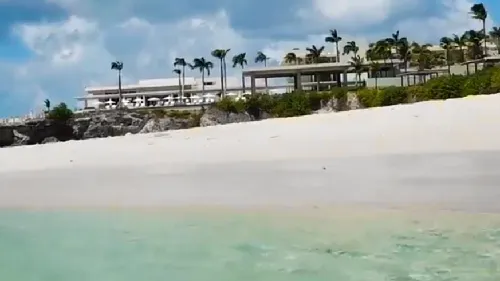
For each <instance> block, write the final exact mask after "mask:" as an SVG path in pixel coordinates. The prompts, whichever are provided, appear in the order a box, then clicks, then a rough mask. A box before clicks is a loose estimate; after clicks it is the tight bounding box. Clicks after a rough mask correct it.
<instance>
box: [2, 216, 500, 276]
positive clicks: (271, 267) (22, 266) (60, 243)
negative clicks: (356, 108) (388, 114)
mask: <svg viewBox="0 0 500 281" xmlns="http://www.w3.org/2000/svg"><path fill="white" fill-rule="evenodd" d="M318 212H319V211H318ZM0 280H5V281H35V280H36V281H45V280H46V281H59V280H61V281H62V280H64V281H69V280H71V281H80V280H82V281H83V280H85V281H87V280H88V281H90V280H92V281H132V280H134V281H138V280H141V281H148V280H151V281H156V280H173V281H177V280H179V281H184V280H185V281H188V280H189V281H197V280H220V281H224V280H241V281H245V280H273V281H279V280H339V281H342V280H349V281H356V280H359V281H361V280H363V281H367V280H369V281H378V280H384V281H385V280H395V281H396V280H398V281H410V280H411V281H413V280H423V281H424V280H443V281H444V280H446V281H452V280H457V281H461V280H464V281H465V280H467V281H468V280H470V281H473V280H474V281H486V280H488V281H489V280H491V281H498V280H500V219H499V218H498V217H496V216H485V215H476V216H472V215H463V214H452V215H442V216H437V215H432V214H431V215H426V216H416V215H401V214H398V213H397V212H395V213H381V214H370V215H359V214H357V215H352V214H350V213H348V212H340V211H339V212H337V213H332V214H328V215H324V214H322V215H310V214H308V215H298V214H290V213H286V212H285V213H279V214H275V213H270V212H227V211H226V212H221V211H218V212H213V213H209V212H204V211H197V212H183V211H172V212H171V211H147V212H146V211H116V210H115V211H112V210H111V211H65V212H63V211H23V212H18V211H16V212H14V211H0Z"/></svg>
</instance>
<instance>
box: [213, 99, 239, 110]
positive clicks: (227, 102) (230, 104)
mask: <svg viewBox="0 0 500 281" xmlns="http://www.w3.org/2000/svg"><path fill="white" fill-rule="evenodd" d="M215 107H217V108H218V109H220V110H222V111H225V112H232V113H242V112H245V110H246V108H245V107H246V105H245V102H244V101H241V100H240V101H236V100H234V99H231V98H228V97H225V98H223V99H221V100H220V101H218V102H217V103H216V104H215Z"/></svg>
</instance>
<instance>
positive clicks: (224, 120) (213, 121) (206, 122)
mask: <svg viewBox="0 0 500 281" xmlns="http://www.w3.org/2000/svg"><path fill="white" fill-rule="evenodd" d="M250 121H254V119H253V118H252V116H250V114H248V113H246V112H245V113H232V112H224V111H221V110H219V109H217V108H215V107H213V108H209V109H207V110H206V111H205V113H204V114H203V116H201V119H200V127H208V126H215V125H223V124H230V123H241V122H250Z"/></svg>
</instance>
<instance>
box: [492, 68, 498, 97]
mask: <svg viewBox="0 0 500 281" xmlns="http://www.w3.org/2000/svg"><path fill="white" fill-rule="evenodd" d="M490 87H491V89H490V93H492V94H496V93H500V68H497V67H495V68H494V69H493V70H492V73H491V83H490Z"/></svg>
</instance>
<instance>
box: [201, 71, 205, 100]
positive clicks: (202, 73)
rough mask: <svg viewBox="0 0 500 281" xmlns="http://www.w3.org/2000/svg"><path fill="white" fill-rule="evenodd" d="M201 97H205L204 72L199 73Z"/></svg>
mask: <svg viewBox="0 0 500 281" xmlns="http://www.w3.org/2000/svg"><path fill="white" fill-rule="evenodd" d="M201 95H202V96H204V95H205V70H202V71H201Z"/></svg>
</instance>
